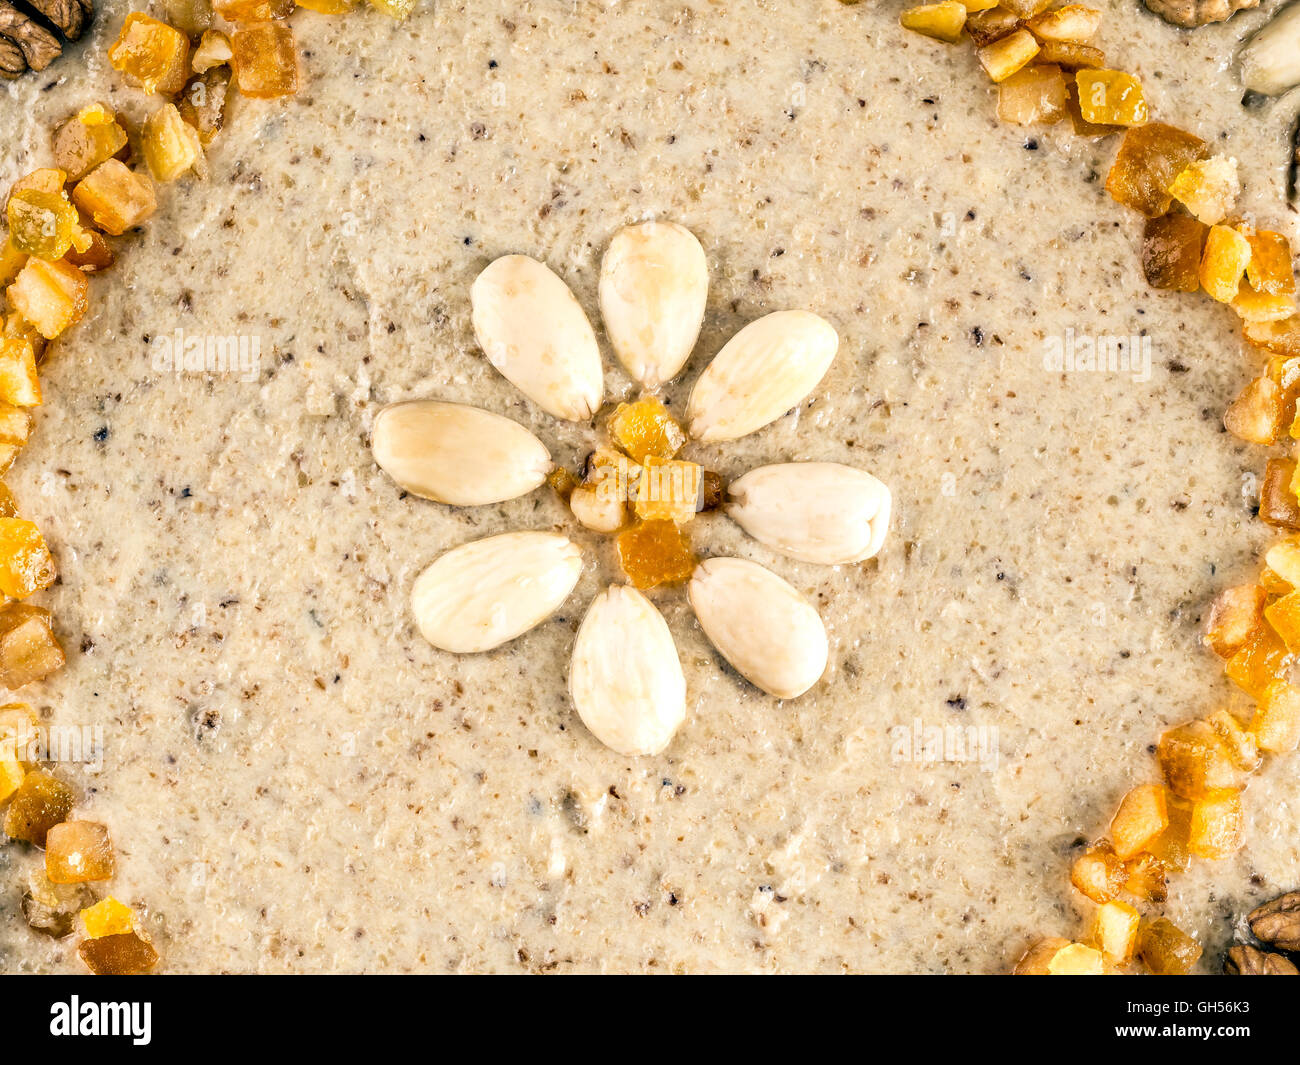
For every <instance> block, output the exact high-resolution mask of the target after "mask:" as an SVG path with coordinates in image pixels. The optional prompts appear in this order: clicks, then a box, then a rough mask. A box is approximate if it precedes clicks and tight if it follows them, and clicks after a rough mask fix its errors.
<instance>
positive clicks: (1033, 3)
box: [999, 0, 1052, 18]
mask: <svg viewBox="0 0 1300 1065" xmlns="http://www.w3.org/2000/svg"><path fill="white" fill-rule="evenodd" d="M999 2H1000V3H1001V4H1002V6H1003V7H1005V8H1006V9H1007V10H1009V11H1011V12H1013V13H1015V14H1016V15H1018V16H1019V17H1020V18H1033V17H1034V16H1035V15H1037V14H1038V13H1039V12H1040V11H1046V10H1047V9H1048V8H1049V7H1051V6H1052V0H999Z"/></svg>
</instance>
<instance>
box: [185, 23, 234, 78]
mask: <svg viewBox="0 0 1300 1065" xmlns="http://www.w3.org/2000/svg"><path fill="white" fill-rule="evenodd" d="M233 58H234V52H232V51H231V50H230V38H229V37H228V36H226V34H224V33H222V32H221V31H220V30H208V31H207V32H206V33H204V34H203V39H202V40H201V41H199V46H198V47H197V48H196V49H194V58H193V59H191V60H190V66H191V67H192V68H193V70H194V73H195V74H206V73H207V72H208V71H209V70H211V69H212V68H213V67H220V66H226V65H228V64H229V63H230V61H231V59H233Z"/></svg>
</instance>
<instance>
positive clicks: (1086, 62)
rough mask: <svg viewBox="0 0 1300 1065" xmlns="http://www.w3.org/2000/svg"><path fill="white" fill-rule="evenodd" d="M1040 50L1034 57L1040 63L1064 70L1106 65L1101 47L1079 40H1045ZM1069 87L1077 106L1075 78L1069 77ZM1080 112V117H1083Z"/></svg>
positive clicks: (1110, 130)
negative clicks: (1053, 65)
mask: <svg viewBox="0 0 1300 1065" xmlns="http://www.w3.org/2000/svg"><path fill="white" fill-rule="evenodd" d="M1041 45H1042V46H1041V47H1040V48H1039V50H1038V55H1036V56H1035V57H1034V59H1035V60H1036V61H1037V62H1039V63H1052V64H1055V65H1056V66H1058V67H1060V68H1061V69H1063V70H1069V71H1077V70H1083V69H1085V68H1092V69H1094V70H1100V69H1102V68H1103V67H1105V65H1106V53H1105V52H1103V51H1102V50H1101V49H1100V48H1097V47H1095V46H1094V45H1091V44H1080V43H1079V42H1078V41H1043V42H1041ZM1068 81H1069V88H1070V90H1071V91H1072V92H1073V93H1074V98H1075V103H1076V107H1077V103H1078V98H1079V97H1078V93H1079V86H1078V83H1077V82H1076V81H1075V80H1074V79H1073V78H1069V79H1068ZM1082 117H1083V116H1082V113H1080V118H1082ZM1094 128H1096V129H1104V130H1106V131H1107V132H1111V133H1113V132H1115V131H1117V130H1120V129H1123V128H1124V127H1123V126H1107V125H1097V126H1095V127H1094Z"/></svg>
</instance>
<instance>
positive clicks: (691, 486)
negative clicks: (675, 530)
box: [633, 456, 704, 525]
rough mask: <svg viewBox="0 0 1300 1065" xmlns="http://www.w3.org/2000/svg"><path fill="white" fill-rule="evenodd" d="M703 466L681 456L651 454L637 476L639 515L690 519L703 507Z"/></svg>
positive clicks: (680, 520) (654, 518)
mask: <svg viewBox="0 0 1300 1065" xmlns="http://www.w3.org/2000/svg"><path fill="white" fill-rule="evenodd" d="M703 473H704V470H703V468H702V467H701V466H700V465H699V464H698V463H694V462H683V461H681V460H679V459H657V458H654V457H653V456H651V457H650V458H647V459H646V461H645V465H644V466H643V467H642V468H641V476H640V477H639V478H638V479H637V488H636V501H635V502H634V503H633V510H634V511H635V512H636V516H637V517H638V518H641V519H643V520H647V521H664V520H666V521H675V522H677V523H678V524H679V525H681V524H684V523H685V522H688V521H690V520H691V519H693V518H694V517H695V515H696V513H697V512H698V511H699V507H700V487H701V483H702V479H703Z"/></svg>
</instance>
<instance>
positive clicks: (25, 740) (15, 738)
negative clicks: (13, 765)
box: [0, 703, 41, 769]
mask: <svg viewBox="0 0 1300 1065" xmlns="http://www.w3.org/2000/svg"><path fill="white" fill-rule="evenodd" d="M40 724H41V722H40V718H38V717H37V716H36V713H35V711H33V710H32V708H31V707H30V706H28V705H27V704H26V703H6V704H5V705H4V706H0V756H3V757H6V758H12V759H14V760H15V761H17V762H18V763H19V764H20V765H22V766H23V767H24V768H27V769H30V768H32V763H33V762H34V761H35V760H36V756H37V755H38V754H39V753H40V751H39V748H38V747H36V746H34V744H35V741H36V739H37V737H38V735H39V733H38V730H39V728H40Z"/></svg>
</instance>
